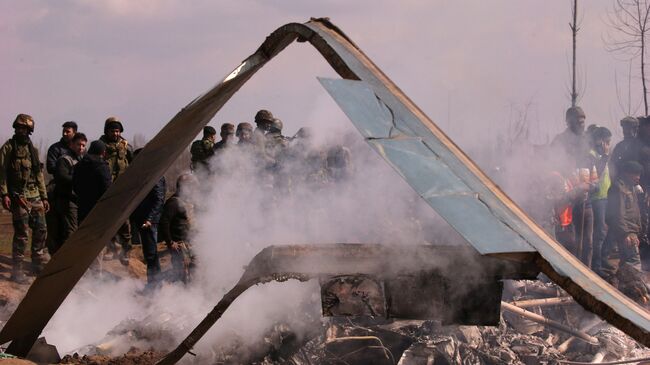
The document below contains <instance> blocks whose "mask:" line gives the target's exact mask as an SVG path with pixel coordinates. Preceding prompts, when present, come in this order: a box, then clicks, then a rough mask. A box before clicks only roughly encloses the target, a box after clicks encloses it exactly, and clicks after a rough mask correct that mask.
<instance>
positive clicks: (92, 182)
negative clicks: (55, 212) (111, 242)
mask: <svg viewBox="0 0 650 365" xmlns="http://www.w3.org/2000/svg"><path fill="white" fill-rule="evenodd" d="M105 156H106V144H104V142H102V141H99V140H97V141H93V142H92V143H91V144H90V147H89V148H88V152H87V153H86V154H85V155H84V157H83V158H82V159H81V161H79V162H78V163H77V164H76V165H75V167H74V169H73V172H72V190H73V192H74V193H75V195H76V196H77V205H78V211H77V221H78V223H79V224H81V222H82V221H83V220H84V219H85V218H86V217H87V216H88V213H90V210H91V209H92V208H93V207H94V206H95V204H97V201H99V198H101V196H102V195H103V194H104V193H105V192H106V190H108V188H109V186H111V184H112V183H113V179H112V177H111V170H110V168H109V167H108V163H107V162H106V160H105V159H104V157H105Z"/></svg>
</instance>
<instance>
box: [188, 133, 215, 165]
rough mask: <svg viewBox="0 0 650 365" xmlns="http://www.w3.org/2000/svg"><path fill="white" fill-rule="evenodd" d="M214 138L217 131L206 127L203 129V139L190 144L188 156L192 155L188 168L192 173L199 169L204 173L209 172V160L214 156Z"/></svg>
mask: <svg viewBox="0 0 650 365" xmlns="http://www.w3.org/2000/svg"><path fill="white" fill-rule="evenodd" d="M216 136H217V131H216V130H215V129H214V128H213V127H210V126H209V125H208V126H205V127H203V138H201V139H200V140H197V141H194V142H192V146H191V147H190V154H191V155H192V163H191V165H190V167H191V169H192V171H196V170H197V169H201V168H202V169H204V171H210V158H211V157H212V156H213V155H214V143H215V141H216Z"/></svg>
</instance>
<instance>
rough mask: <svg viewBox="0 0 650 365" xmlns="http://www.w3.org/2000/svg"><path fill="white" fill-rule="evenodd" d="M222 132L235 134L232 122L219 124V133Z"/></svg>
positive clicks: (222, 133)
mask: <svg viewBox="0 0 650 365" xmlns="http://www.w3.org/2000/svg"><path fill="white" fill-rule="evenodd" d="M224 134H235V125H234V124H232V123H223V124H222V125H221V135H222V136H223V135H224Z"/></svg>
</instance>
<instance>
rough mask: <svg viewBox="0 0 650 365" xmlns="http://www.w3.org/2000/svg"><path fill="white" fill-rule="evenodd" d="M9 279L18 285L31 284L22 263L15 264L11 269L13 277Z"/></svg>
mask: <svg viewBox="0 0 650 365" xmlns="http://www.w3.org/2000/svg"><path fill="white" fill-rule="evenodd" d="M9 279H10V280H11V281H13V282H14V283H17V284H27V283H29V280H27V276H26V275H25V272H23V263H22V261H21V262H14V263H13V266H12V267H11V277H10V278H9Z"/></svg>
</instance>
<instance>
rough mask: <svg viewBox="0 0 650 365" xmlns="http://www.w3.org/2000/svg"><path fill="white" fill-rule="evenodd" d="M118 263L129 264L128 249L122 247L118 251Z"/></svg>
mask: <svg viewBox="0 0 650 365" xmlns="http://www.w3.org/2000/svg"><path fill="white" fill-rule="evenodd" d="M120 264H122V265H124V266H129V251H125V250H124V249H122V250H121V251H120Z"/></svg>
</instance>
